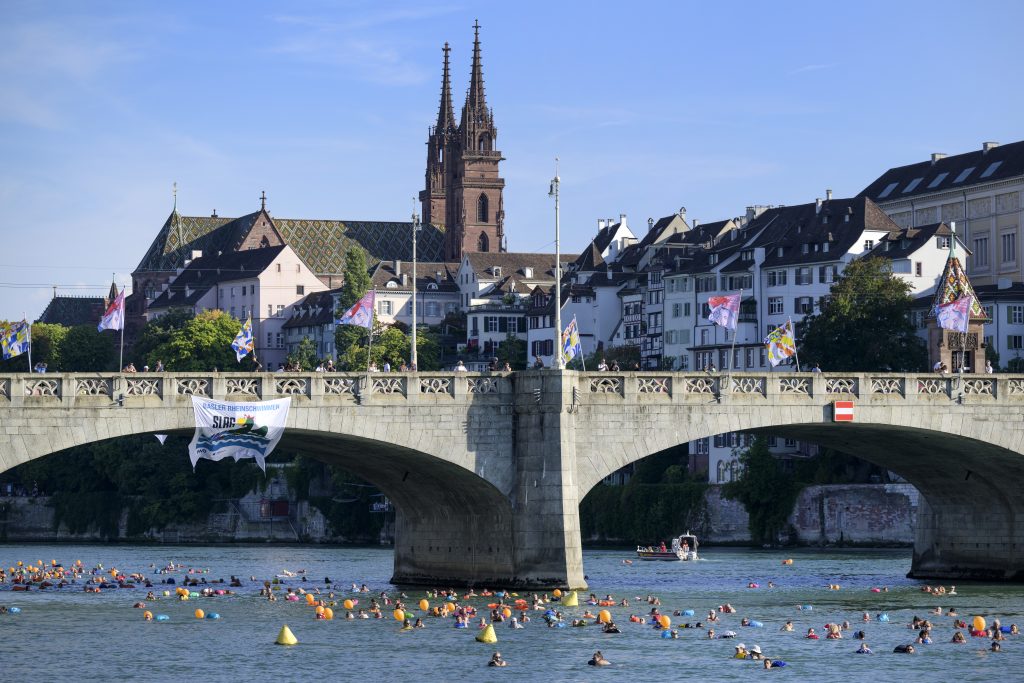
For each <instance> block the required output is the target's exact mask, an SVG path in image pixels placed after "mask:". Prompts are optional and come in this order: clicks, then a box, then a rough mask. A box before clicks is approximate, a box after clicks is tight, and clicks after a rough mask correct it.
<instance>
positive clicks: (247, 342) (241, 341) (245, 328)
mask: <svg viewBox="0 0 1024 683" xmlns="http://www.w3.org/2000/svg"><path fill="white" fill-rule="evenodd" d="M252 347H253V340H252V313H250V314H249V317H248V318H246V319H245V324H244V325H242V329H240V330H239V331H238V334H237V335H235V341H233V342H231V348H233V349H234V350H235V357H236V358H237V359H238V362H239V363H241V362H242V359H243V358H245V357H246V356H247V355H249V354H250V353H251V352H252Z"/></svg>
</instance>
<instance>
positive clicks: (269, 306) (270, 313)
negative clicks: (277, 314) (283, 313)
mask: <svg viewBox="0 0 1024 683" xmlns="http://www.w3.org/2000/svg"><path fill="white" fill-rule="evenodd" d="M267 317H268V318H273V317H274V304H267ZM267 346H270V341H269V340H268V341H267Z"/></svg>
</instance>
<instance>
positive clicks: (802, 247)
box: [800, 244, 811, 254]
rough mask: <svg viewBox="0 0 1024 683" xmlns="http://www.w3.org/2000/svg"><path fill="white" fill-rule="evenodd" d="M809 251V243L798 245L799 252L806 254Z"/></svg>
mask: <svg viewBox="0 0 1024 683" xmlns="http://www.w3.org/2000/svg"><path fill="white" fill-rule="evenodd" d="M810 251H811V245H809V244H802V245H800V253H802V254H807V253H809V252H810Z"/></svg>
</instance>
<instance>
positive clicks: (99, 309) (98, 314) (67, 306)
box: [36, 296, 107, 327]
mask: <svg viewBox="0 0 1024 683" xmlns="http://www.w3.org/2000/svg"><path fill="white" fill-rule="evenodd" d="M106 308H107V300H106V299H105V298H103V297H102V296H55V297H53V298H52V299H50V303H48V304H47V305H46V309H45V310H44V311H43V313H42V315H40V316H39V319H38V320H36V322H37V323H50V324H54V325H64V326H65V327H74V326H75V325H87V324H90V323H91V324H94V325H95V324H97V323H99V321H100V318H102V317H103V312H104V311H105V310H106Z"/></svg>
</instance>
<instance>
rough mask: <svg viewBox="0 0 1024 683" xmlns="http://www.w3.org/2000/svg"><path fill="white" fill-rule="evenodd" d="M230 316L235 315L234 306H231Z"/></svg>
mask: <svg viewBox="0 0 1024 683" xmlns="http://www.w3.org/2000/svg"><path fill="white" fill-rule="evenodd" d="M231 317H232V318H234V317H235V307H234V306H232V307H231Z"/></svg>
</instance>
